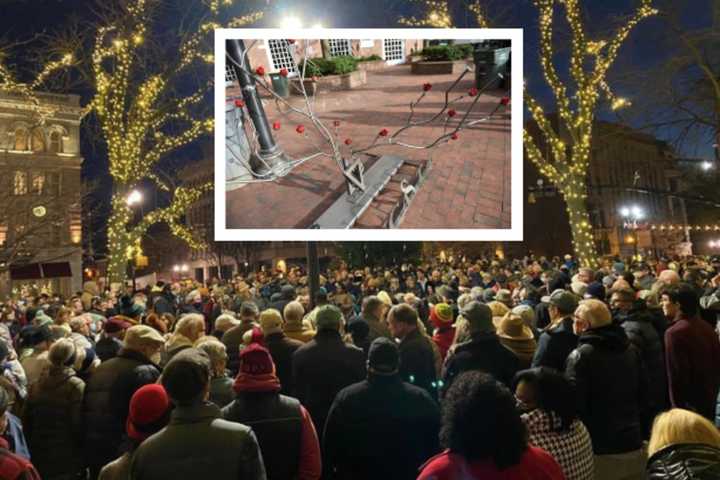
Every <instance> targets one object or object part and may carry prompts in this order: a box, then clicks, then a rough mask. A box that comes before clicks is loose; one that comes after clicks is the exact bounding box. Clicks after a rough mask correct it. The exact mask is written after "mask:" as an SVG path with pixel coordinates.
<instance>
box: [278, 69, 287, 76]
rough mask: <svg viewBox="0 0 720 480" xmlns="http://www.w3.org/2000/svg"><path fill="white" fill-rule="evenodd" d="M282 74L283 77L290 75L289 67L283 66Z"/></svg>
mask: <svg viewBox="0 0 720 480" xmlns="http://www.w3.org/2000/svg"><path fill="white" fill-rule="evenodd" d="M280 76H281V77H287V76H288V69H287V68H281V69H280Z"/></svg>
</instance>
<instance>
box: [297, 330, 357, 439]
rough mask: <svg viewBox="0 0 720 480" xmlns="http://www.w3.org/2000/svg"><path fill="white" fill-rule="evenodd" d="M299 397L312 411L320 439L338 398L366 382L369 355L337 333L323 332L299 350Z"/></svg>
mask: <svg viewBox="0 0 720 480" xmlns="http://www.w3.org/2000/svg"><path fill="white" fill-rule="evenodd" d="M292 370H293V383H294V385H295V390H294V392H295V395H293V396H294V397H296V398H297V399H298V400H300V403H301V404H302V405H303V406H304V407H305V408H306V409H307V410H308V412H309V413H310V416H311V417H312V419H313V423H314V424H315V430H317V432H318V437H320V436H321V432H322V430H323V427H324V425H325V419H326V418H327V412H328V410H330V405H332V402H333V400H334V399H335V395H337V393H338V392H339V391H340V390H342V389H343V388H345V387H347V386H348V385H351V384H353V383H356V382H359V381H360V380H362V379H363V378H365V354H364V353H363V351H362V350H361V349H359V348H357V347H355V346H354V345H348V344H346V343H344V342H343V341H342V339H341V338H340V334H339V333H338V332H336V331H333V330H320V331H318V332H317V334H316V335H315V338H314V339H312V340H311V341H309V342H308V343H306V344H305V345H303V346H301V347H300V348H298V349H297V350H296V351H295V353H294V354H293V360H292Z"/></svg>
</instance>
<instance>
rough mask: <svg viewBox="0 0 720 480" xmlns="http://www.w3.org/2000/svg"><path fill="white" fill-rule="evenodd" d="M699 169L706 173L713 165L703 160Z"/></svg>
mask: <svg viewBox="0 0 720 480" xmlns="http://www.w3.org/2000/svg"><path fill="white" fill-rule="evenodd" d="M700 167H702V169H703V170H705V171H708V170H710V169H711V168H712V167H713V164H712V162H708V161H707V160H705V161H704V162H702V163H701V164H700Z"/></svg>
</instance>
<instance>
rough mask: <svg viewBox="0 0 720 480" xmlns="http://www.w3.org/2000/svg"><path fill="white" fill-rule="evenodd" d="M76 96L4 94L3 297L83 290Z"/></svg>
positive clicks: (0, 102) (0, 116)
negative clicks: (33, 291)
mask: <svg viewBox="0 0 720 480" xmlns="http://www.w3.org/2000/svg"><path fill="white" fill-rule="evenodd" d="M81 115H82V111H81V108H80V97H79V96H77V95H56V94H49V93H38V94H37V95H36V98H35V99H29V98H26V97H23V96H21V95H18V94H11V93H0V198H2V204H3V208H2V210H1V211H0V295H7V294H9V293H11V292H12V291H13V290H16V291H17V290H20V289H22V288H25V287H34V288H36V289H38V290H44V291H48V292H52V293H60V294H62V295H69V294H72V293H74V292H77V291H80V290H81V289H82V226H81V213H82V210H81V201H82V198H81V188H82V185H81V179H80V169H81V166H82V162H83V158H82V156H81V154H80V121H81Z"/></svg>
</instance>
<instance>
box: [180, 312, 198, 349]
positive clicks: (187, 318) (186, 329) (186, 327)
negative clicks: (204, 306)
mask: <svg viewBox="0 0 720 480" xmlns="http://www.w3.org/2000/svg"><path fill="white" fill-rule="evenodd" d="M203 332H205V317H203V316H202V315H201V314H199V313H188V314H187V315H184V316H183V317H182V318H180V320H178V322H177V324H176V325H175V333H179V334H180V335H183V336H185V337H187V338H189V339H190V340H191V341H193V342H194V341H195V340H197V339H198V338H200V336H201V335H202V334H203Z"/></svg>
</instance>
